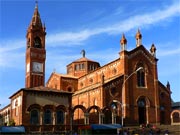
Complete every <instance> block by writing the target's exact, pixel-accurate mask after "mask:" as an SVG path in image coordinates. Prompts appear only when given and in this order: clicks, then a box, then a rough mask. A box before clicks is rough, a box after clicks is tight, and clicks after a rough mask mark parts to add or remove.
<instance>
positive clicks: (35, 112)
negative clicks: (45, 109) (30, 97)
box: [30, 109, 39, 125]
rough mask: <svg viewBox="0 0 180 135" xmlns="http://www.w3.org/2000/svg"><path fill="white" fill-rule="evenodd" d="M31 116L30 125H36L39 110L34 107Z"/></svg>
mask: <svg viewBox="0 0 180 135" xmlns="http://www.w3.org/2000/svg"><path fill="white" fill-rule="evenodd" d="M30 114H31V118H30V122H31V124H32V125H37V124H39V111H38V110H36V109H33V110H31V113H30Z"/></svg>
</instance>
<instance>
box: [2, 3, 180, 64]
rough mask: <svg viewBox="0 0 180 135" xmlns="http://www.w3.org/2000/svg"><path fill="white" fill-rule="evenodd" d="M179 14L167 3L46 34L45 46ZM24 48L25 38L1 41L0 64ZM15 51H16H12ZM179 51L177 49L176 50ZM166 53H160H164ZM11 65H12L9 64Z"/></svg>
mask: <svg viewBox="0 0 180 135" xmlns="http://www.w3.org/2000/svg"><path fill="white" fill-rule="evenodd" d="M179 14H180V8H179V5H178V4H177V3H175V4H172V5H169V6H168V7H167V8H164V9H161V10H157V11H154V12H152V13H144V14H139V15H135V16H132V17H130V18H128V19H126V20H120V21H119V22H116V23H114V25H109V26H106V27H105V26H103V27H98V26H97V27H96V28H94V29H88V28H87V29H84V30H80V31H77V32H63V33H61V32H59V33H52V34H50V35H48V36H47V40H46V42H47V47H56V46H64V47H65V46H72V45H83V43H84V41H86V40H88V39H89V38H90V37H92V36H94V35H98V34H120V33H123V32H127V31H130V30H132V29H135V28H138V27H141V28H142V27H143V26H149V25H152V24H153V25H154V24H156V23H158V22H162V21H164V20H168V19H169V18H171V17H174V16H177V15H179ZM22 48H23V49H25V39H23V40H10V41H1V43H0V66H4V65H5V66H7V65H8V63H9V61H10V59H11V61H12V59H13V60H15V59H16V62H18V60H19V59H21V57H22V54H23V53H24V50H23V51H22V50H21V49H22ZM14 51H16V53H14ZM177 51H178V50H175V51H172V52H169V54H172V53H176V52H177ZM178 52H179V51H178ZM165 54H167V53H164V54H161V55H165ZM11 66H12V65H11Z"/></svg>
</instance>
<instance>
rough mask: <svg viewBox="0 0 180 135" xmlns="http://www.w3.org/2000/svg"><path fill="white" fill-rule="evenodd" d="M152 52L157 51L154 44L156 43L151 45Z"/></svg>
mask: <svg viewBox="0 0 180 135" xmlns="http://www.w3.org/2000/svg"><path fill="white" fill-rule="evenodd" d="M150 52H151V53H154V52H156V47H155V45H154V44H152V45H151V49H150Z"/></svg>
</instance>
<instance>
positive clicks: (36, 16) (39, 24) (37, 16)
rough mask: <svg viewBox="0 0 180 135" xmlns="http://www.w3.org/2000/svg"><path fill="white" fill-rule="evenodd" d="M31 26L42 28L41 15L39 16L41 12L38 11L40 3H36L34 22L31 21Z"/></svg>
mask: <svg viewBox="0 0 180 135" xmlns="http://www.w3.org/2000/svg"><path fill="white" fill-rule="evenodd" d="M31 25H33V26H40V27H42V22H41V18H40V14H39V11H38V3H37V2H36V6H35V10H34V14H33V17H32V20H31Z"/></svg>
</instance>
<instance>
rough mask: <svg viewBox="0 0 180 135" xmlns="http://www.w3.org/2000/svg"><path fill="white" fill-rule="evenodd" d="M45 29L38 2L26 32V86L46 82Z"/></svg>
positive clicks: (42, 84) (35, 85)
mask: <svg viewBox="0 0 180 135" xmlns="http://www.w3.org/2000/svg"><path fill="white" fill-rule="evenodd" d="M45 30H46V28H45V25H42V22H41V18H40V14H39V11H38V4H37V3H36V6H35V10H34V14H33V17H32V20H31V22H30V25H29V27H28V29H27V34H26V79H25V87H26V88H30V87H37V86H44V83H45V60H46V49H45V36H46V32H45Z"/></svg>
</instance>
